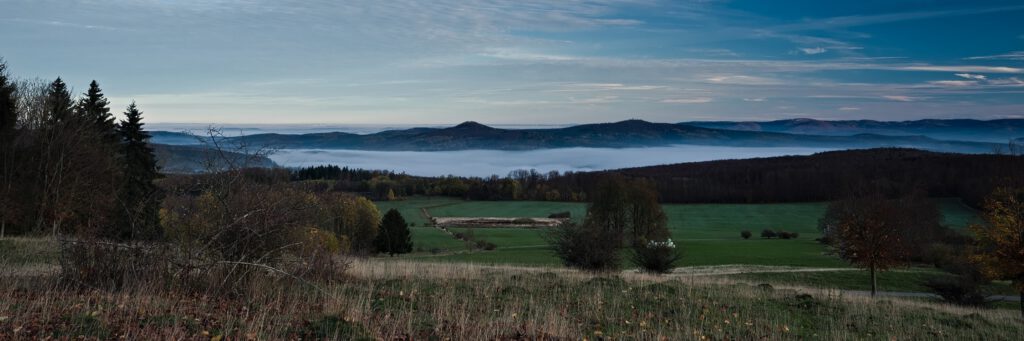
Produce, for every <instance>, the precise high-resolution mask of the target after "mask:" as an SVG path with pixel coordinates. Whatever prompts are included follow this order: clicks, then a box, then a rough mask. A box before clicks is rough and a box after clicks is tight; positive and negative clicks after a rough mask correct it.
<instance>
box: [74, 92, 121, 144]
mask: <svg viewBox="0 0 1024 341" xmlns="http://www.w3.org/2000/svg"><path fill="white" fill-rule="evenodd" d="M109 105H110V101H109V100H107V98H106V97H104V96H103V90H101V89H100V85H99V83H96V81H95V80H94V81H92V83H89V90H88V91H86V93H85V96H84V97H82V99H81V100H80V101H79V103H78V115H79V116H81V117H82V118H84V119H85V120H86V121H88V122H92V124H93V126H94V128H95V129H96V132H97V133H99V135H100V137H101V138H102V139H103V141H104V142H107V143H111V144H114V143H117V142H118V134H117V124H116V123H115V122H114V115H111V114H110V107H109Z"/></svg>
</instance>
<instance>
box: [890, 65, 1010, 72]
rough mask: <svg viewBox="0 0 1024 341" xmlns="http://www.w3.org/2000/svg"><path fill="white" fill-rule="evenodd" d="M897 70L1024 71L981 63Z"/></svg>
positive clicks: (915, 66)
mask: <svg viewBox="0 0 1024 341" xmlns="http://www.w3.org/2000/svg"><path fill="white" fill-rule="evenodd" d="M896 69H897V70H906V71H943V72H987V73H1024V69H1021V68H1016V67H1009V66H979V65H945V66H943V65H914V66H897V67H896Z"/></svg>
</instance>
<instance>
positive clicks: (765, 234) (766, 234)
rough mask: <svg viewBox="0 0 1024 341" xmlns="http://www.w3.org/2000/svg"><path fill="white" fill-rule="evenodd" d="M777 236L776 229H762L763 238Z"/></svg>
mask: <svg viewBox="0 0 1024 341" xmlns="http://www.w3.org/2000/svg"><path fill="white" fill-rule="evenodd" d="M776 236H777V235H776V234H775V231H772V230H769V229H765V230H764V231H761V238H768V239H772V238H775V237H776Z"/></svg>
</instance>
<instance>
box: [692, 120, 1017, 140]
mask: <svg viewBox="0 0 1024 341" xmlns="http://www.w3.org/2000/svg"><path fill="white" fill-rule="evenodd" d="M680 124H682V125H688V126H697V127H704V128H711V129H727V130H738V131H757V132H774V133H788V134H807V135H827V136H849V135H857V134H880V135H922V136H927V137H930V138H934V139H940V140H963V141H982V142H995V143H1006V142H1007V141H1008V140H1011V139H1015V138H1022V137H1024V119H1001V120H990V121H982V120H972V119H953V120H917V121H872V120H848V121H825V120H815V119H809V118H798V119H791V120H778V121H763V122H755V121H746V122H735V121H707V122H699V121H697V122H682V123H680Z"/></svg>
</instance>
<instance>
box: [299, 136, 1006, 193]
mask: <svg viewBox="0 0 1024 341" xmlns="http://www.w3.org/2000/svg"><path fill="white" fill-rule="evenodd" d="M609 173H618V174H621V175H625V176H626V177H629V178H642V179H647V180H648V181H650V182H651V183H653V184H654V186H655V188H656V189H657V191H658V194H659V197H660V200H661V201H662V202H669V203H769V202H806V201H825V200H833V199H836V198H839V197H842V196H844V195H845V194H847V193H849V192H850V191H852V190H855V189H857V188H862V187H863V185H864V184H866V183H872V184H873V185H875V186H877V185H884V186H888V187H891V188H893V189H895V190H899V191H908V192H909V191H912V190H923V191H926V192H927V193H928V195H930V196H935V197H959V198H963V199H964V200H965V202H967V203H968V204H971V205H978V204H980V202H981V201H982V198H983V197H985V196H986V195H988V194H989V193H990V192H991V191H992V190H993V189H994V188H995V187H997V186H1000V185H1007V186H1015V185H1021V184H1022V183H1024V175H1022V174H1024V157H1021V156H1011V155H993V154H982V155H978V154H952V153H935V152H928V151H921V150H915V149H902V148H881V149H866V150H848V151H835V152H825V153H819V154H815V155H810V156H784V157H772V158H757V159H746V160H724V161H710V162H695V163H682V164H673V165H662V166H651V167H641V168H630V169H621V170H610V171H600V172H565V173H560V172H548V173H541V172H537V171H535V170H516V171H513V172H511V173H509V174H508V175H507V176H505V177H498V176H491V177H486V178H481V177H451V176H449V177H418V176H411V175H407V174H400V173H394V172H387V171H368V170H359V169H349V168H341V167H337V166H317V167H309V168H303V169H298V170H294V171H293V172H292V179H293V180H296V181H299V180H331V181H321V182H320V183H319V184H318V185H316V186H320V187H321V188H322V189H324V190H328V189H330V190H337V191H355V192H362V193H364V194H367V195H369V196H371V197H375V198H377V199H386V198H388V197H389V196H390V197H403V196H410V195H440V196H451V197H459V198H465V199H471V200H547V201H586V200H587V193H588V192H590V191H592V190H593V186H594V185H595V184H596V183H598V182H599V181H598V180H599V179H600V178H601V177H604V176H606V175H608V174H609Z"/></svg>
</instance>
